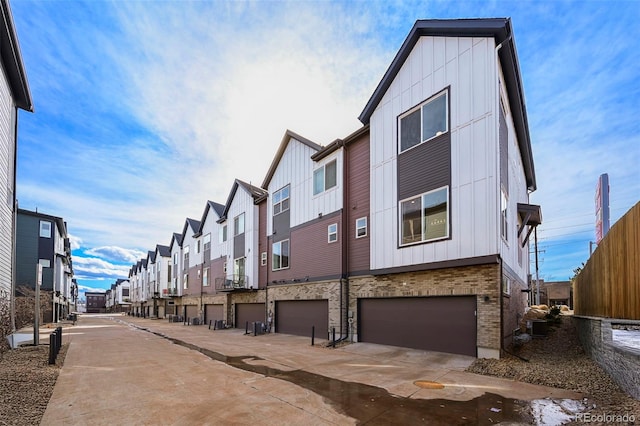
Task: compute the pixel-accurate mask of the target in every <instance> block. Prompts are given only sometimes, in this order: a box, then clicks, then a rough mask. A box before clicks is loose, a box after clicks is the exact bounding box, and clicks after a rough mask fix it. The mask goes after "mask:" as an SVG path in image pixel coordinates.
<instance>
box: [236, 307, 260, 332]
mask: <svg viewBox="0 0 640 426" xmlns="http://www.w3.org/2000/svg"><path fill="white" fill-rule="evenodd" d="M255 321H262V322H265V313H264V303H236V328H245V326H246V324H247V322H248V323H249V328H251V323H252V322H255Z"/></svg>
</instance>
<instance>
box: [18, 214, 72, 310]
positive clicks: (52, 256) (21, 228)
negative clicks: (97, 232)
mask: <svg viewBox="0 0 640 426" xmlns="http://www.w3.org/2000/svg"><path fill="white" fill-rule="evenodd" d="M15 263H16V291H17V292H18V293H20V289H21V288H22V287H26V288H29V289H32V290H35V286H36V283H37V280H38V271H37V267H38V265H41V266H42V284H41V286H40V292H41V297H43V298H44V297H45V294H46V295H47V296H48V297H49V301H50V303H51V304H50V309H46V310H44V311H43V318H44V321H45V322H58V321H59V320H61V319H64V318H66V316H67V315H68V314H69V313H71V311H72V310H73V308H74V306H75V302H76V300H75V298H76V297H77V284H76V283H75V282H74V281H73V264H72V261H71V245H70V242H69V237H68V234H67V224H66V222H65V221H64V220H63V219H62V218H61V217H57V216H51V215H48V214H44V213H40V212H36V211H30V210H25V209H18V214H17V226H16V262H15Z"/></svg>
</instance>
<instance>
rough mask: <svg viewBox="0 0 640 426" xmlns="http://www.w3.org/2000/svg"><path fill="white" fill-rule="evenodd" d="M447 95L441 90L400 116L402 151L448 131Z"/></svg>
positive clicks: (400, 150)
mask: <svg viewBox="0 0 640 426" xmlns="http://www.w3.org/2000/svg"><path fill="white" fill-rule="evenodd" d="M448 103H449V95H448V91H446V90H445V91H443V92H440V93H439V94H437V95H436V96H434V97H432V98H431V99H428V100H427V101H425V102H423V103H422V104H420V105H418V106H416V107H414V108H412V109H411V110H409V111H407V112H406V113H405V114H403V115H401V116H400V131H399V134H400V149H399V152H404V151H406V150H408V149H409V148H413V147H414V146H416V145H419V144H421V143H423V142H426V141H428V140H430V139H433V138H435V137H436V136H440V135H441V134H444V133H447V132H448V131H449V119H448V115H449V107H448Z"/></svg>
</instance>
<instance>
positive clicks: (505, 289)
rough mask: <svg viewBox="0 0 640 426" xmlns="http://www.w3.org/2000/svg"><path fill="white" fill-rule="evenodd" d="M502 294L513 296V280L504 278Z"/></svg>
mask: <svg viewBox="0 0 640 426" xmlns="http://www.w3.org/2000/svg"><path fill="white" fill-rule="evenodd" d="M501 287H502V294H511V278H509V277H507V276H506V275H503V276H502V286H501Z"/></svg>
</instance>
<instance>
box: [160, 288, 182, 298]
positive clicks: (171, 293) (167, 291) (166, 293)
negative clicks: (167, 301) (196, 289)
mask: <svg viewBox="0 0 640 426" xmlns="http://www.w3.org/2000/svg"><path fill="white" fill-rule="evenodd" d="M176 296H178V289H177V288H163V289H162V297H176Z"/></svg>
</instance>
